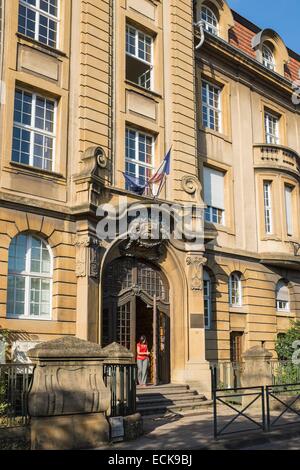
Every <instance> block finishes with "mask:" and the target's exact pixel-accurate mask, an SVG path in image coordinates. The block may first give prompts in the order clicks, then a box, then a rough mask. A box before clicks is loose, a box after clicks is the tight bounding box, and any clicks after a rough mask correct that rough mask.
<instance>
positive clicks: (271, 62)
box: [262, 44, 276, 70]
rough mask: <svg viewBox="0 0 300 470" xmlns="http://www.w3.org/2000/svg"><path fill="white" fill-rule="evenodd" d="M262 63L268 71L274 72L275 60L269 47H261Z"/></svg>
mask: <svg viewBox="0 0 300 470" xmlns="http://www.w3.org/2000/svg"><path fill="white" fill-rule="evenodd" d="M262 61H263V64H264V66H265V67H267V68H268V69H269V70H275V65H276V64H275V58H274V54H273V52H272V50H271V49H270V47H269V46H267V45H266V44H264V45H263V46H262Z"/></svg>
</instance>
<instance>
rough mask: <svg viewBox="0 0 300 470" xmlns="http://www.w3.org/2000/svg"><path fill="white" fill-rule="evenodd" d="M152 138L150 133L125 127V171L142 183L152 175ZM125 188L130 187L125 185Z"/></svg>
mask: <svg viewBox="0 0 300 470" xmlns="http://www.w3.org/2000/svg"><path fill="white" fill-rule="evenodd" d="M153 148H154V139H153V137H152V136H151V135H148V134H144V133H143V132H139V131H136V130H134V129H129V128H127V129H126V157H125V173H126V174H127V175H129V176H133V177H135V178H138V179H139V183H140V184H141V185H144V184H145V183H146V181H148V179H149V178H150V177H151V176H152V171H153ZM126 189H130V188H129V187H127V186H126Z"/></svg>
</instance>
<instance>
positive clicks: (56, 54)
mask: <svg viewBox="0 0 300 470" xmlns="http://www.w3.org/2000/svg"><path fill="white" fill-rule="evenodd" d="M16 35H17V37H18V38H19V39H22V40H24V41H26V42H27V43H28V44H30V45H31V46H35V48H36V49H39V50H40V51H41V52H47V53H48V54H49V55H52V56H53V57H67V54H66V53H65V52H63V51H61V50H59V49H56V48H55V47H51V46H47V44H43V43H42V42H39V41H36V39H32V38H30V37H28V36H26V35H25V34H22V33H16Z"/></svg>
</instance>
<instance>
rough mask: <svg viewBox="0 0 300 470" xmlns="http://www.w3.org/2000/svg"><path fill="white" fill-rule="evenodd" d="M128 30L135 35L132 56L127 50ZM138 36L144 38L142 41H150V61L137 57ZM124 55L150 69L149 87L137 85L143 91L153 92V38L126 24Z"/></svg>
mask: <svg viewBox="0 0 300 470" xmlns="http://www.w3.org/2000/svg"><path fill="white" fill-rule="evenodd" d="M128 30H131V31H133V32H134V34H135V47H134V49H135V52H134V54H132V53H131V52H129V51H128V50H127V31H128ZM139 34H141V35H142V36H144V39H150V41H151V52H150V55H151V57H150V61H148V60H144V59H142V58H141V57H139V55H138V51H139ZM126 55H128V56H131V57H134V58H135V59H136V60H138V61H140V62H143V63H144V64H146V65H148V66H149V67H150V85H149V87H144V86H143V85H142V84H141V83H139V86H141V87H142V88H144V89H145V90H150V91H151V90H153V89H154V39H153V37H152V36H150V35H149V34H146V33H144V31H141V30H140V29H137V28H136V27H134V26H132V25H130V24H127V25H126ZM140 78H141V77H139V80H140Z"/></svg>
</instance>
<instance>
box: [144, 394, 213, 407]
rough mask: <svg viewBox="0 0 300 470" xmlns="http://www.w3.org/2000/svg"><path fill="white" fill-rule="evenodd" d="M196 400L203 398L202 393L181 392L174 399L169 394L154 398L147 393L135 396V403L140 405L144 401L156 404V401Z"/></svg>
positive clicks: (179, 401) (177, 401) (178, 401)
mask: <svg viewBox="0 0 300 470" xmlns="http://www.w3.org/2000/svg"><path fill="white" fill-rule="evenodd" d="M195 400H196V401H197V400H202V401H203V400H205V396H204V395H190V394H183V395H180V396H176V398H175V399H172V398H171V397H169V396H161V397H155V398H151V397H148V396H147V395H146V396H145V397H143V398H142V399H141V397H137V404H138V405H139V404H141V405H144V404H146V403H149V404H151V403H153V404H157V403H170V404H172V403H174V404H175V403H181V402H184V401H195Z"/></svg>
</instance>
